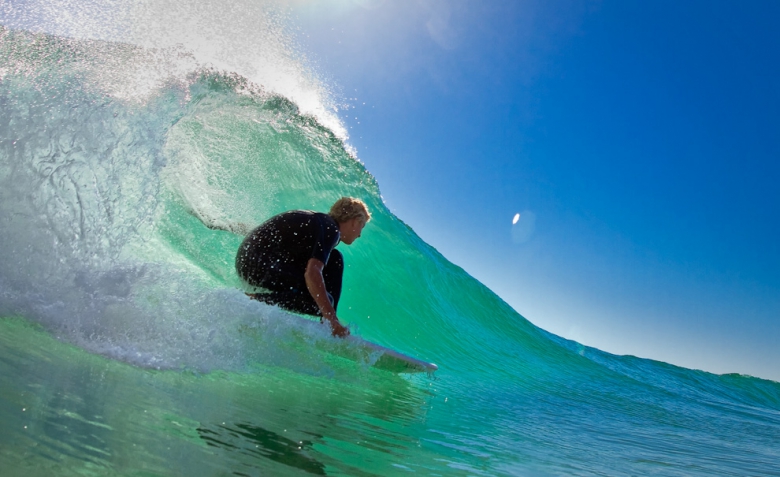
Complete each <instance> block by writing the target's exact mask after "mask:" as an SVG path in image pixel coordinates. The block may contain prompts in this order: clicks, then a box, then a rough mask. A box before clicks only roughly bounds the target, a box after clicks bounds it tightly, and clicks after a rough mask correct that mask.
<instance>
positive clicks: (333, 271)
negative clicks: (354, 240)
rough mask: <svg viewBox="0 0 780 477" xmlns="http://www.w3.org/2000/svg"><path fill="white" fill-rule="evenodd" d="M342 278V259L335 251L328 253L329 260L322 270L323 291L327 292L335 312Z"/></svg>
mask: <svg viewBox="0 0 780 477" xmlns="http://www.w3.org/2000/svg"><path fill="white" fill-rule="evenodd" d="M343 277H344V257H343V256H342V255H341V252H339V251H338V250H336V249H333V251H332V252H330V258H329V259H328V263H327V264H326V265H325V268H324V269H323V270H322V278H323V280H324V281H325V289H326V290H327V291H328V295H329V296H328V298H330V302H331V304H332V305H333V309H334V310H337V309H338V306H339V298H341V281H342V278H343Z"/></svg>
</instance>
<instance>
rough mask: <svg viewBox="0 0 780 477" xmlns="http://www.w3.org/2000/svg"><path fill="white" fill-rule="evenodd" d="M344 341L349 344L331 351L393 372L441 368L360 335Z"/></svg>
mask: <svg viewBox="0 0 780 477" xmlns="http://www.w3.org/2000/svg"><path fill="white" fill-rule="evenodd" d="M344 342H345V343H344V344H346V345H347V346H335V347H334V349H333V351H331V352H333V353H334V354H337V355H339V356H343V357H345V358H349V359H353V360H355V361H358V362H369V363H371V366H373V367H374V368H377V369H383V370H385V371H391V372H393V373H432V372H434V371H436V370H437V369H439V367H438V366H436V365H435V364H433V363H428V362H426V361H422V360H419V359H417V358H413V357H411V356H407V355H405V354H403V353H399V352H398V351H395V350H392V349H390V348H385V347H384V346H381V345H378V344H376V343H372V342H370V341H366V340H364V339H363V338H360V337H359V336H353V335H349V336H347V337H346V338H344Z"/></svg>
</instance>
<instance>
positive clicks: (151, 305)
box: [0, 28, 780, 476]
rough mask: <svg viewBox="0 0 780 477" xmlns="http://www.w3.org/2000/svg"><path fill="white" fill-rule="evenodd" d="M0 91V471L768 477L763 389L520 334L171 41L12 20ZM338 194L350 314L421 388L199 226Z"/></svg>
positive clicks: (256, 96) (292, 117) (3, 46)
mask: <svg viewBox="0 0 780 477" xmlns="http://www.w3.org/2000/svg"><path fill="white" fill-rule="evenodd" d="M182 59H183V60H182ZM182 65H184V66H182ZM139 71H140V72H141V73H143V72H148V73H149V74H148V75H144V74H138V72H139ZM151 72H154V75H152V74H151ZM150 77H151V79H149V78H150ZM0 78H1V79H0V107H1V108H2V114H1V115H0V224H2V226H1V227H0V243H2V253H1V254H0V316H1V317H2V318H0V376H2V377H0V425H1V426H2V429H3V432H2V433H0V471H1V472H2V475H4V476H5V475H20V476H21V475H24V476H28V475H228V474H235V475H305V474H317V475H357V476H360V475H405V474H409V473H416V474H419V475H489V476H493V475H685V476H688V475H707V476H710V475H735V476H743V475H780V384H778V383H775V382H771V381H766V380H761V379H757V378H752V377H748V376H739V375H723V376H718V375H713V374H709V373H705V372H702V371H694V370H688V369H683V368H679V367H675V366H672V365H669V364H665V363H661V362H656V361H650V360H644V359H638V358H634V357H620V356H614V355H610V354H608V353H604V352H601V351H599V350H597V349H593V348H588V347H585V346H582V345H580V344H578V343H574V342H571V341H567V340H564V339H562V338H559V337H557V336H554V335H551V334H549V333H547V332H545V331H544V330H541V329H539V328H537V327H535V326H534V325H533V324H531V323H530V322H528V321H527V320H525V319H524V318H523V317H522V316H520V315H519V314H517V313H516V312H515V311H514V310H512V308H511V307H509V306H508V305H507V304H506V303H504V302H503V301H502V300H501V299H500V298H498V297H497V296H496V295H495V294H494V293H492V292H491V291H490V290H488V289H487V288H485V287H484V286H483V285H481V284H480V283H479V282H477V281H476V280H475V279H473V278H472V277H470V276H469V275H468V274H467V273H465V272H464V271H463V270H462V269H460V268H459V267H457V266H456V265H454V264H452V263H450V262H448V261H447V260H446V259H445V258H444V257H442V256H441V255H440V254H439V253H438V252H437V251H436V250H435V249H434V248H432V247H431V246H429V245H428V244H426V243H425V242H423V241H422V240H421V239H420V238H419V237H418V236H417V235H416V234H415V232H414V231H413V230H412V229H410V228H409V227H408V226H406V225H405V224H404V223H403V222H402V221H401V220H400V219H399V218H397V217H395V216H394V215H393V214H392V213H390V212H389V211H388V210H387V208H386V207H385V206H384V204H383V202H382V199H381V196H380V192H379V186H378V185H377V183H376V181H375V180H374V178H373V177H372V176H371V174H370V171H367V170H366V169H365V167H364V166H363V165H362V164H361V163H360V161H359V160H358V159H357V158H356V157H355V156H354V154H353V153H351V152H350V151H349V148H348V147H346V146H345V142H344V140H343V136H342V133H341V132H339V131H338V127H336V126H333V125H331V127H330V128H329V127H326V126H324V125H323V124H325V123H326V122H328V121H327V118H324V117H318V116H316V115H315V114H313V113H308V112H307V113H304V112H302V111H303V110H304V108H303V105H301V104H299V103H298V102H296V100H294V99H291V98H286V97H283V96H281V95H280V94H278V93H276V92H272V91H271V89H270V88H267V87H265V86H264V85H262V84H257V83H255V82H252V81H250V80H248V79H247V78H246V77H244V76H241V75H240V74H238V73H236V72H231V71H225V70H216V69H209V68H204V67H202V66H200V65H199V64H198V63H197V61H194V60H193V59H192V58H191V57H190V56H188V54H187V53H186V52H182V51H181V50H177V49H170V50H153V49H149V48H143V47H139V46H131V45H129V44H124V43H109V42H101V41H87V40H74V39H65V38H58V37H54V36H47V35H43V34H37V35H34V34H31V33H26V32H23V31H16V30H10V29H7V28H2V29H0ZM139 78H143V79H145V80H144V81H139ZM147 79H148V81H146V80H147ZM291 96H294V95H291ZM307 111H308V109H307ZM341 195H353V196H357V197H360V198H362V199H363V200H365V201H366V203H367V204H368V205H369V207H370V209H371V211H372V213H373V217H374V219H373V220H372V221H371V223H370V225H369V226H368V227H367V228H366V229H365V232H364V234H363V237H362V238H361V239H360V240H359V241H358V242H357V243H356V244H355V245H354V246H351V247H341V250H342V252H343V253H344V256H345V260H346V263H347V269H346V276H345V292H344V293H345V294H344V299H343V302H342V304H341V310H340V316H341V318H342V320H343V321H345V322H346V323H348V324H349V325H350V326H351V328H352V330H353V333H355V334H358V335H360V336H362V337H363V338H365V339H368V340H371V341H374V342H376V343H380V344H382V345H385V346H389V347H392V348H394V349H397V350H399V351H401V352H403V353H407V354H410V355H413V356H416V357H419V358H421V359H424V360H427V361H432V362H435V363H437V364H438V365H439V368H440V370H439V371H438V372H436V373H435V375H434V376H426V375H424V374H418V375H394V374H391V373H387V372H383V371H379V370H376V369H374V368H371V367H370V364H371V363H370V362H353V361H348V360H344V359H341V358H339V357H337V356H334V355H331V354H328V353H325V352H323V351H322V348H323V346H320V345H321V344H322V343H323V342H324V343H327V342H328V340H332V339H333V338H330V337H328V335H327V332H325V331H324V330H321V329H317V327H313V328H312V327H305V326H301V324H300V320H299V319H298V318H295V317H291V316H290V315H287V314H285V313H284V312H282V311H280V310H278V309H275V308H272V307H268V306H266V305H264V304H261V303H257V302H254V301H251V300H248V299H247V298H246V297H245V296H244V294H243V293H242V292H241V291H240V290H239V289H238V288H239V283H238V281H237V278H236V276H235V273H234V269H233V259H234V256H235V251H236V248H237V247H238V244H239V243H240V241H241V237H240V236H237V235H234V234H231V233H229V232H224V231H219V230H213V229H210V228H208V227H206V226H205V225H204V222H205V223H208V224H210V225H225V224H232V223H245V224H250V225H254V224H257V223H259V222H261V221H262V220H264V219H266V218H268V217H270V216H271V215H273V214H275V213H278V212H280V211H284V210H288V209H292V208H307V209H314V210H325V209H327V207H328V206H329V205H330V204H331V203H332V202H333V200H334V199H335V198H337V197H339V196H341Z"/></svg>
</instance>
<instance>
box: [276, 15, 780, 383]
mask: <svg viewBox="0 0 780 477" xmlns="http://www.w3.org/2000/svg"><path fill="white" fill-rule="evenodd" d="M293 5H294V6H293V7H292V9H291V14H290V18H291V20H292V21H293V23H294V24H295V25H296V27H297V28H299V29H298V30H297V35H298V40H299V42H300V47H301V49H302V51H304V52H305V54H306V55H307V56H308V57H309V59H310V61H311V63H312V64H313V65H314V67H315V70H316V71H317V72H318V74H319V75H321V76H322V78H324V80H325V82H326V83H327V84H329V85H330V86H331V87H332V88H333V89H334V91H335V92H336V96H337V97H338V98H340V99H341V103H342V105H349V107H348V108H346V109H344V108H342V110H341V112H340V115H341V117H342V118H343V120H344V122H345V123H346V125H347V126H348V128H349V131H350V136H351V137H350V143H351V144H352V145H354V146H355V147H356V149H357V151H358V156H359V157H360V159H361V160H362V161H363V162H364V163H365V164H366V166H367V168H368V169H369V170H370V171H371V172H372V173H373V174H374V175H375V176H376V177H377V179H378V181H379V184H380V188H381V190H382V192H383V196H384V198H385V201H386V203H387V204H388V206H389V207H390V209H391V210H392V211H393V212H394V213H395V214H396V215H397V216H398V217H400V218H401V219H402V220H404V221H405V222H407V223H408V224H409V225H411V226H412V227H413V228H414V229H415V230H416V231H417V232H418V233H419V234H420V236H421V237H422V238H423V239H425V240H426V241H427V242H429V243H431V244H432V245H433V246H435V247H436V248H437V249H438V250H439V251H441V252H442V253H443V254H444V255H445V256H446V257H447V258H449V259H450V260H451V261H453V262H454V263H456V264H458V265H460V266H462V267H463V268H464V269H466V270H467V271H468V272H469V273H470V274H471V275H473V276H474V277H476V278H477V279H479V280H480V281H482V282H483V283H485V284H486V285H487V286H488V287H490V288H491V289H492V290H494V291H495V292H496V293H498V294H499V295H500V296H501V297H502V298H503V299H504V300H506V301H507V302H508V303H509V304H510V305H512V306H513V307H514V308H515V309H516V310H518V311H519V312H520V313H521V314H523V315H524V316H525V317H526V318H528V319H529V320H531V321H532V322H533V323H535V324H536V325H538V326H540V327H542V328H544V329H546V330H548V331H551V332H554V333H556V334H559V335H562V336H564V337H567V338H571V339H575V340H577V341H580V342H582V343H584V344H586V345H590V346H595V347H598V348H600V349H603V350H606V351H610V352H614V353H618V354H633V355H637V356H642V357H648V358H654V359H659V360H662V361H667V362H671V363H674V364H679V365H683V366H686V367H691V368H697V369H705V370H709V371H714V372H740V373H746V374H752V375H757V376H761V377H767V378H771V379H775V380H780V368H778V366H777V363H780V247H778V245H777V242H778V240H777V237H778V235H780V234H779V233H778V232H780V230H779V227H778V217H780V193H779V192H778V189H779V188H778V186H777V183H778V181H779V180H780V165H778V159H780V116H779V112H780V79H778V78H780V75H778V73H780V71H778V70H779V69H780V68H779V67H778V65H780V33H778V30H777V28H776V25H777V23H778V21H780V3H777V2H771V1H764V2H762V1H753V2H719V1H686V2H675V1H653V2H640V1H624V0H621V1H616V0H615V1H602V2H587V1H556V2H544V1H506V2H498V1H496V2H483V1H446V2H445V1H416V2H415V1H408V2H390V1H385V2H383V1H379V0H377V1H370V0H363V1H357V0H353V1H346V0H345V1H341V2H294V3H293ZM518 213H520V218H519V219H518V221H517V223H516V224H514V225H513V218H514V217H515V216H516V214H518ZM513 229H514V230H513Z"/></svg>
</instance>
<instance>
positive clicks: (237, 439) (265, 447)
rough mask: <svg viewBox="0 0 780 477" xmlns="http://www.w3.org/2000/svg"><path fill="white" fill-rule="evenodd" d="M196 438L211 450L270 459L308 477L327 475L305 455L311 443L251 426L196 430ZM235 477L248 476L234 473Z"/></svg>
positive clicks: (321, 466)
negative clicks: (299, 471)
mask: <svg viewBox="0 0 780 477" xmlns="http://www.w3.org/2000/svg"><path fill="white" fill-rule="evenodd" d="M198 434H200V437H201V439H203V440H204V441H205V442H206V444H208V445H209V446H212V447H220V448H222V449H225V450H228V451H234V452H240V453H242V454H245V455H249V456H254V457H262V458H266V459H271V460H273V461H275V462H278V463H280V464H283V465H286V466H289V467H294V468H296V469H300V470H303V471H305V472H308V473H310V474H315V475H326V474H325V466H324V465H323V464H322V463H320V462H318V461H317V460H316V459H313V458H311V457H309V456H307V455H306V453H307V451H308V449H310V448H311V446H312V443H311V442H310V441H297V442H296V441H293V440H291V439H288V438H286V437H284V436H281V435H279V434H277V433H275V432H272V431H269V430H267V429H263V428H262V427H259V426H255V425H251V424H235V426H234V427H230V426H227V425H219V426H215V427H214V428H208V427H199V428H198ZM233 473H234V474H235V475H247V474H242V473H240V472H233Z"/></svg>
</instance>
